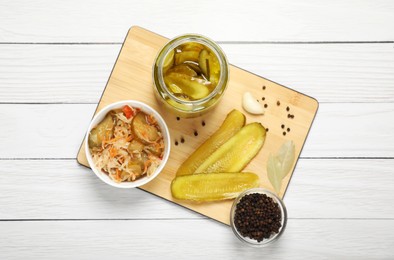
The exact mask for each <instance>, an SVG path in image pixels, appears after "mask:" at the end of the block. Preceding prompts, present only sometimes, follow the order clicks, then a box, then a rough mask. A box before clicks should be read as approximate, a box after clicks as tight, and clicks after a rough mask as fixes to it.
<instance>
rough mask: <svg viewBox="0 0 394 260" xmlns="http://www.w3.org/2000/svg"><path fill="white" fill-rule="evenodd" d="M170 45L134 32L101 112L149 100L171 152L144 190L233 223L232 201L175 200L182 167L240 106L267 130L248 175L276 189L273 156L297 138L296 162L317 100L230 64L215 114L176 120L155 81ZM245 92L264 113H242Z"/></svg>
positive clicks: (82, 157)
mask: <svg viewBox="0 0 394 260" xmlns="http://www.w3.org/2000/svg"><path fill="white" fill-rule="evenodd" d="M167 41H168V39H167V38H165V37H162V36H160V35H157V34H155V33H153V32H150V31H148V30H145V29H143V28H141V27H137V26H134V27H132V28H131V29H130V30H129V32H128V34H127V36H126V39H125V41H124V43H123V46H122V49H121V51H120V54H119V56H118V59H117V61H116V63H115V66H114V68H113V70H112V73H111V76H110V78H109V80H108V82H107V86H106V88H105V90H104V93H103V95H102V97H101V100H100V102H99V104H98V106H97V109H96V113H97V112H98V111H99V110H101V109H102V108H103V107H105V106H106V105H108V104H111V103H113V102H116V101H120V100H127V99H134V100H139V101H142V102H145V103H147V104H148V105H150V106H151V107H153V108H154V109H156V110H157V111H158V112H159V113H160V114H161V115H162V117H163V118H164V120H165V121H166V123H167V125H168V128H169V130H170V135H171V154H170V158H169V160H168V162H167V165H166V166H165V167H164V169H163V171H162V172H161V173H160V174H159V176H157V177H156V178H155V179H154V180H153V181H151V182H149V183H148V184H146V185H144V186H142V187H141V189H143V190H145V191H148V192H150V193H152V194H155V195H157V196H159V197H162V198H164V199H167V200H169V201H173V202H174V203H177V204H179V205H182V206H184V207H186V208H189V209H191V210H194V211H196V212H199V213H201V214H203V215H205V216H208V217H210V218H212V219H216V220H218V221H220V222H222V223H225V224H227V225H228V224H229V223H230V209H231V205H232V202H233V201H232V200H228V201H219V202H209V203H195V202H187V201H179V200H176V199H174V198H173V197H172V196H171V190H170V185H171V181H172V180H173V178H174V176H175V173H176V171H177V169H178V167H179V166H180V165H181V163H182V162H183V161H184V160H185V159H186V158H187V157H188V156H189V155H190V154H191V153H192V152H193V151H194V150H195V149H196V148H197V147H198V146H199V145H200V144H201V143H203V142H204V141H205V140H206V139H207V138H208V137H209V136H210V135H211V134H212V133H214V132H215V131H216V130H217V129H218V128H219V127H220V125H221V123H222V122H223V120H224V118H225V117H226V115H227V114H228V113H229V112H230V111H231V110H232V109H234V108H235V109H238V110H239V111H241V112H243V113H244V114H245V115H246V123H251V122H260V123H262V124H263V126H264V127H265V128H266V129H267V136H266V140H265V144H264V146H263V148H262V150H261V151H260V152H259V153H258V154H257V156H256V157H255V158H254V159H253V160H252V161H251V162H250V163H249V165H247V166H246V168H245V169H244V171H245V172H254V173H256V174H258V175H259V177H260V186H261V187H264V188H267V189H269V190H271V191H274V189H273V187H272V186H271V184H270V182H269V180H268V177H267V173H266V166H267V160H268V155H269V154H270V153H272V154H274V153H276V152H277V151H278V149H279V147H280V146H281V145H282V144H283V142H284V141H286V140H293V142H294V144H295V155H296V156H295V158H296V162H297V160H298V158H299V155H300V152H301V150H302V147H303V145H304V142H305V140H306V137H307V135H308V132H309V129H310V127H311V125H312V122H313V119H314V117H315V115H316V112H317V109H318V102H317V100H316V99H314V98H312V97H309V96H307V95H304V94H302V93H299V92H297V91H295V90H292V89H289V88H287V87H284V86H282V85H279V84H277V83H275V82H272V81H270V80H268V79H265V78H262V77H260V76H257V75H255V74H252V73H250V72H248V71H245V70H242V69H240V68H238V67H235V66H230V81H229V83H228V88H227V90H226V93H225V94H224V96H223V98H222V100H221V101H220V103H219V104H218V106H217V107H216V108H215V109H214V110H212V111H210V112H209V113H208V114H206V115H203V116H202V117H198V118H193V119H183V118H179V117H176V116H175V115H173V114H171V113H170V112H168V111H167V110H166V109H165V108H164V107H162V106H161V105H160V104H159V102H158V101H157V100H156V98H155V95H154V89H153V81H152V66H153V62H154V60H155V58H156V55H157V53H158V51H159V50H160V49H161V48H162V47H163V46H164V45H165V44H166V42H167ZM246 91H249V92H251V93H252V94H253V95H254V96H255V97H256V99H257V100H258V101H259V102H260V103H261V104H262V105H263V106H264V107H265V114H264V115H250V114H248V113H246V112H245V111H244V110H243V109H242V96H243V94H244V93H245V92H246ZM84 149H85V148H84V145H83V142H82V145H81V148H80V150H79V152H78V156H77V160H78V162H79V163H80V164H82V165H84V166H87V167H89V166H88V162H87V159H86V156H85V150H84ZM296 162H295V164H294V165H293V167H292V169H291V172H290V174H288V175H287V176H286V177H285V178H284V180H283V183H282V188H281V190H280V192H279V197H281V198H283V196H284V194H285V192H286V189H287V186H288V184H289V181H290V179H291V176H292V174H293V170H294V167H295V165H296ZM300 174H301V173H300ZM148 206H149V205H148Z"/></svg>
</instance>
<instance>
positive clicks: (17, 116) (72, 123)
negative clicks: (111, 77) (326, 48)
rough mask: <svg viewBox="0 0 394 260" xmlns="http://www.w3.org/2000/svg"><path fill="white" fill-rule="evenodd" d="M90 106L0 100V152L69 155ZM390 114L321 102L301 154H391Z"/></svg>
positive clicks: (391, 107)
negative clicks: (1, 101)
mask: <svg viewBox="0 0 394 260" xmlns="http://www.w3.org/2000/svg"><path fill="white" fill-rule="evenodd" d="M95 108H96V105H94V104H38V105H27V104H0V120H1V122H7V123H6V124H5V123H4V124H0V132H1V133H2V134H1V135H0V141H1V144H2V149H0V158H75V155H76V153H77V151H78V149H79V147H80V144H81V141H82V138H83V137H84V135H85V132H86V130H87V128H88V125H89V122H90V120H91V119H92V116H93V113H94V111H95ZM391 118H394V103H339V104H337V103H326V104H321V105H320V107H319V112H318V114H317V117H316V121H315V123H314V126H313V127H312V129H311V132H310V134H309V136H308V139H307V141H306V143H305V147H304V149H303V150H302V154H301V157H313V158H319V157H391V158H392V157H394V146H393V145H392V144H393V143H394V135H393V134H392V133H393V132H394V125H393V124H392V123H391V121H390V120H389V119H391ZM31 129H33V130H31ZM201 129H202V128H201ZM272 130H274V129H272ZM174 137H178V136H174ZM199 138H201V136H200V135H199ZM199 140H200V139H199ZM200 141H202V139H201V140H200ZM20 147H23V149H20Z"/></svg>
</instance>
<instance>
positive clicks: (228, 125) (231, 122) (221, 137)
mask: <svg viewBox="0 0 394 260" xmlns="http://www.w3.org/2000/svg"><path fill="white" fill-rule="evenodd" d="M244 125H245V115H244V114H242V113H241V112H239V111H238V110H236V109H234V110H232V111H231V112H230V113H228V114H227V117H226V119H224V121H223V123H222V125H221V126H220V128H219V129H218V130H217V131H216V132H215V133H214V134H212V135H211V136H210V137H209V138H208V139H207V140H206V141H205V142H204V143H203V144H202V145H200V147H198V148H197V149H196V150H195V151H194V152H193V153H192V154H191V155H190V156H189V158H187V159H186V160H185V161H184V162H183V163H182V165H181V166H180V167H179V169H178V171H177V173H176V175H177V176H181V175H190V174H193V173H194V172H195V171H196V169H197V168H198V167H199V166H200V165H201V164H202V163H203V162H204V161H205V160H206V159H207V158H208V157H209V156H210V155H211V154H212V153H213V152H214V151H216V150H217V149H218V148H219V147H220V146H221V145H222V144H224V143H225V142H226V141H227V140H228V139H230V138H231V137H232V136H233V135H234V134H235V133H236V132H238V131H239V130H240V129H241V128H242V127H243V126H244Z"/></svg>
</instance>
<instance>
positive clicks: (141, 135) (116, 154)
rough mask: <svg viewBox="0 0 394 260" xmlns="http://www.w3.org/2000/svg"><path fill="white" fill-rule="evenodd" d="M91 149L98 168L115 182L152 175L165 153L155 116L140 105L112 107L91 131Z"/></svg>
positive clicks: (89, 140) (89, 141)
mask: <svg viewBox="0 0 394 260" xmlns="http://www.w3.org/2000/svg"><path fill="white" fill-rule="evenodd" d="M88 143H89V149H90V152H91V155H92V159H93V162H94V164H95V166H96V168H97V169H99V170H101V171H102V172H104V173H106V174H108V176H109V177H110V178H111V179H112V180H114V181H115V182H128V181H135V180H137V179H139V178H142V177H144V176H150V175H151V174H153V173H154V172H155V171H156V169H157V168H158V166H159V165H160V163H161V161H162V158H163V155H164V140H163V135H162V132H161V129H160V127H159V125H158V124H157V121H156V119H155V118H154V117H153V116H152V115H149V114H146V113H144V112H142V111H141V110H140V109H138V108H133V107H130V106H125V107H123V108H122V109H117V110H111V111H110V112H109V113H108V114H107V115H106V117H105V118H104V119H103V120H102V121H101V122H100V123H99V124H98V125H97V126H96V127H95V128H93V129H92V130H91V131H90V133H89V139H88Z"/></svg>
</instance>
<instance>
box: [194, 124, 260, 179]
mask: <svg viewBox="0 0 394 260" xmlns="http://www.w3.org/2000/svg"><path fill="white" fill-rule="evenodd" d="M265 134H266V131H265V128H264V127H263V126H262V125H261V124H260V123H257V122H255V123H250V124H248V125H246V126H244V127H242V129H241V130H239V131H238V132H237V133H236V134H235V135H234V136H233V137H231V138H230V139H229V140H228V141H227V142H225V143H224V144H223V145H222V146H220V147H219V148H218V149H217V150H216V151H215V152H213V153H212V154H211V155H210V156H209V157H208V158H207V159H206V160H205V161H204V162H203V163H202V164H201V165H200V166H199V167H198V168H197V169H196V171H195V173H210V172H240V171H242V170H243V168H245V166H246V165H247V164H248V163H249V162H250V161H251V160H252V159H253V158H254V157H255V156H256V154H257V153H258V152H259V151H260V149H261V148H262V147H263V144H264V141H265Z"/></svg>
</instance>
